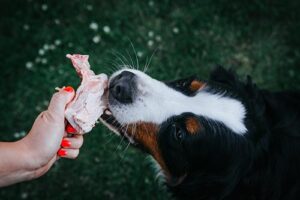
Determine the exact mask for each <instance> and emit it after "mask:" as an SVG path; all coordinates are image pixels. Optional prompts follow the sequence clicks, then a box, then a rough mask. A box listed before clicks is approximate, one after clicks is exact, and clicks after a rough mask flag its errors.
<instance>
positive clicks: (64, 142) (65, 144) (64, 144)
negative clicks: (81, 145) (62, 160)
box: [61, 139, 71, 148]
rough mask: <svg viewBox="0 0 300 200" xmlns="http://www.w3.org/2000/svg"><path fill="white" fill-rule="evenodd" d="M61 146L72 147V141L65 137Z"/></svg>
mask: <svg viewBox="0 0 300 200" xmlns="http://www.w3.org/2000/svg"><path fill="white" fill-rule="evenodd" d="M61 146H62V147H64V148H66V147H70V146H71V142H70V141H69V140H67V139H63V140H62V141H61Z"/></svg>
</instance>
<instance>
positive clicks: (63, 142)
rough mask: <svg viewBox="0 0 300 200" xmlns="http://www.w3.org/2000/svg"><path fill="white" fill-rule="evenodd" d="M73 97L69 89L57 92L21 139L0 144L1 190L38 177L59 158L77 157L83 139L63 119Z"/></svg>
mask: <svg viewBox="0 0 300 200" xmlns="http://www.w3.org/2000/svg"><path fill="white" fill-rule="evenodd" d="M74 94H75V93H74V89H73V88H72V87H65V88H64V89H61V90H60V91H59V92H56V93H55V94H54V95H53V97H52V99H51V101H50V104H49V107H48V109H47V110H46V111H44V112H42V113H41V114H40V115H39V116H38V117H37V118H36V120H35V122H34V124H33V126H32V128H31V130H30V132H29V133H28V134H27V135H26V136H25V137H24V138H23V139H21V140H19V141H16V142H0V187H1V186H6V185H10V184H13V183H17V182H21V181H25V180H31V179H34V178H38V177H40V176H41V175H43V174H45V173H46V172H47V171H48V170H49V169H50V168H51V166H52V165H53V164H54V163H55V161H56V160H57V159H58V158H59V157H63V158H71V159H74V158H76V157H77V156H78V154H79V148H80V147H81V146H82V143H83V137H82V135H77V134H76V130H75V129H74V128H73V127H72V126H70V125H69V124H67V123H66V120H65V117H64V113H65V108H66V105H67V104H68V103H69V102H70V101H71V100H72V99H73V97H74ZM65 129H66V130H67V131H65ZM67 132H68V133H71V134H72V135H71V136H68V135H67ZM69 135H70V134H69Z"/></svg>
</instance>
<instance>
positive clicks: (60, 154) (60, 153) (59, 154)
mask: <svg viewBox="0 0 300 200" xmlns="http://www.w3.org/2000/svg"><path fill="white" fill-rule="evenodd" d="M57 155H58V156H60V157H62V156H66V155H67V151H66V150H64V149H60V150H58V152H57Z"/></svg>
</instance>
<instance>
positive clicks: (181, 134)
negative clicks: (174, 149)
mask: <svg viewBox="0 0 300 200" xmlns="http://www.w3.org/2000/svg"><path fill="white" fill-rule="evenodd" d="M173 129H174V137H175V139H176V140H177V141H181V140H182V139H183V137H184V132H183V131H182V130H181V128H179V127H177V126H176V125H173Z"/></svg>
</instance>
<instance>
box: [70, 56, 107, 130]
mask: <svg viewBox="0 0 300 200" xmlns="http://www.w3.org/2000/svg"><path fill="white" fill-rule="evenodd" d="M67 58H69V59H71V61H72V64H73V66H74V68H75V69H76V71H77V73H78V75H79V76H80V77H81V78H82V81H81V85H80V86H79V87H78V89H77V91H76V95H75V97H74V99H73V100H72V102H70V103H69V104H68V105H67V108H66V111H65V117H66V119H67V120H68V122H69V123H70V124H71V125H72V126H73V127H74V128H75V129H76V130H77V132H78V133H80V134H84V133H87V132H89V131H91V130H92V128H93V127H94V126H95V123H96V122H97V120H98V119H99V117H100V116H101V115H102V113H103V111H104V109H105V108H106V105H107V102H106V100H105V99H106V98H103V94H104V91H105V89H106V88H107V82H108V78H107V75H106V74H99V75H95V73H94V72H93V71H92V70H91V69H90V64H89V62H88V58H89V56H88V55H79V54H74V55H70V54H67Z"/></svg>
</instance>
